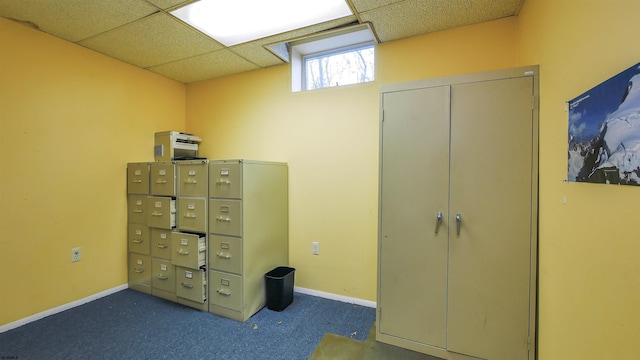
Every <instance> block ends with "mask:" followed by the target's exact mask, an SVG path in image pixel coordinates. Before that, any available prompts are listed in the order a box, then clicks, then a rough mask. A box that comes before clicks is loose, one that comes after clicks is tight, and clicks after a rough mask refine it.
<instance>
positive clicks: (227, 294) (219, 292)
mask: <svg viewBox="0 0 640 360" xmlns="http://www.w3.org/2000/svg"><path fill="white" fill-rule="evenodd" d="M216 292H217V293H218V294H220V295H224V296H231V291H229V290H225V289H216Z"/></svg>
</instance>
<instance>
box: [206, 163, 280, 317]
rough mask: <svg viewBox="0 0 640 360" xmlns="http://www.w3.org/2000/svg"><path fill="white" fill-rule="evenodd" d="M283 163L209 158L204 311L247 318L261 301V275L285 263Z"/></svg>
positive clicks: (262, 301)
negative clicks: (206, 290) (206, 288)
mask: <svg viewBox="0 0 640 360" xmlns="http://www.w3.org/2000/svg"><path fill="white" fill-rule="evenodd" d="M287 179H288V170H287V164H285V163H275V162H263V161H251V160H210V161H209V209H208V211H209V249H208V252H209V263H208V267H209V282H208V284H209V298H208V301H209V311H210V312H212V313H214V314H217V315H221V316H224V317H228V318H231V319H234V320H238V321H246V320H247V319H248V318H249V317H250V316H251V315H253V314H254V313H256V312H257V311H258V310H260V309H261V308H262V307H264V305H265V303H266V289H265V283H264V275H265V274H266V273H267V272H268V271H270V270H272V269H273V268H275V267H277V266H286V265H288V184H287V181H288V180H287Z"/></svg>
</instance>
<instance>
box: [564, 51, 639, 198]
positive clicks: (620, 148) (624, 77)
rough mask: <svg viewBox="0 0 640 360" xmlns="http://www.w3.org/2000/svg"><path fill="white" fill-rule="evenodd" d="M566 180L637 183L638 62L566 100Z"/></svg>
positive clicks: (621, 183)
mask: <svg viewBox="0 0 640 360" xmlns="http://www.w3.org/2000/svg"><path fill="white" fill-rule="evenodd" d="M568 180H569V181H570V182H590V183H601V184H619V185H636V186H640V63H638V64H636V65H634V66H632V67H630V68H628V69H627V70H625V71H623V72H621V73H619V74H618V75H616V76H614V77H612V78H610V79H608V80H607V81H605V82H603V83H601V84H599V85H598V86H596V87H594V88H592V89H590V90H588V91H587V92H585V93H583V94H581V95H580V96H577V97H576V98H575V99H573V100H570V101H569V164H568Z"/></svg>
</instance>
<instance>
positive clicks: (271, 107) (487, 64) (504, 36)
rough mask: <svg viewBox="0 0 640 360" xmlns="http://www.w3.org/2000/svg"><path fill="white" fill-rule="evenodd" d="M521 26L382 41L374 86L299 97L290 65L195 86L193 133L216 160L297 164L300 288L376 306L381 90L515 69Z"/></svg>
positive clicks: (190, 93) (293, 176) (294, 231)
mask: <svg viewBox="0 0 640 360" xmlns="http://www.w3.org/2000/svg"><path fill="white" fill-rule="evenodd" d="M515 25H516V21H515V19H504V20H500V21H495V22H491V23H487V24H482V25H479V26H475V27H466V28H460V29H456V30H453V31H450V32H442V33H436V34H432V35H428V36H422V37H417V38H412V39H407V40H403V41H396V42H390V43H386V44H382V45H380V46H379V47H378V49H377V59H378V60H377V69H378V80H377V81H375V82H373V83H369V84H364V85H354V86H346V87H342V88H332V89H324V90H316V91H309V92H299V93H292V92H291V90H290V89H291V84H290V74H289V71H290V69H289V67H288V66H279V67H273V68H269V69H265V70H261V71H256V72H250V73H244V74H240V75H236V76H229V77H226V78H221V79H213V80H209V81H203V82H199V83H194V84H190V85H188V86H187V119H188V122H187V129H188V131H190V132H193V133H195V134H198V136H200V137H202V138H203V139H204V141H203V143H202V148H201V149H202V154H203V155H205V156H207V157H208V158H247V159H258V160H272V161H285V162H287V163H288V164H289V181H290V183H289V185H290V187H289V206H290V208H289V217H290V218H289V221H290V222H289V259H290V265H291V266H293V267H295V268H296V286H300V287H304V288H310V289H314V290H320V291H325V292H329V293H334V294H339V295H343V296H349V297H355V298H360V299H366V300H371V301H375V300H376V274H377V223H378V221H377V216H378V215H377V214H378V142H379V130H378V127H379V124H378V122H379V115H378V104H379V101H378V96H379V94H378V89H379V86H380V85H381V84H383V83H388V82H392V81H405V80H416V79H420V78H424V77H428V76H441V75H450V74H455V73H460V72H473V71H483V70H489V69H496V68H505V67H513V66H515V61H516V52H515V48H514V45H513V44H514V42H515V40H516V38H515ZM453 44H455V45H453ZM451 59H455V60H454V61H451ZM470 59H472V60H470ZM313 241H318V242H319V243H320V255H319V256H314V255H312V254H311V243H312V242H313Z"/></svg>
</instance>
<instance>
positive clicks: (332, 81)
mask: <svg viewBox="0 0 640 360" xmlns="http://www.w3.org/2000/svg"><path fill="white" fill-rule="evenodd" d="M374 55H375V50H374V46H373V45H365V46H359V47H349V48H343V49H339V50H333V51H327V52H323V53H319V54H312V55H307V56H304V57H303V62H304V72H303V81H304V84H305V89H306V90H313V89H321V88H327V87H332V86H340V85H350V84H358V83H364V82H369V81H373V80H374V68H375V60H374V59H375V56H374Z"/></svg>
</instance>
